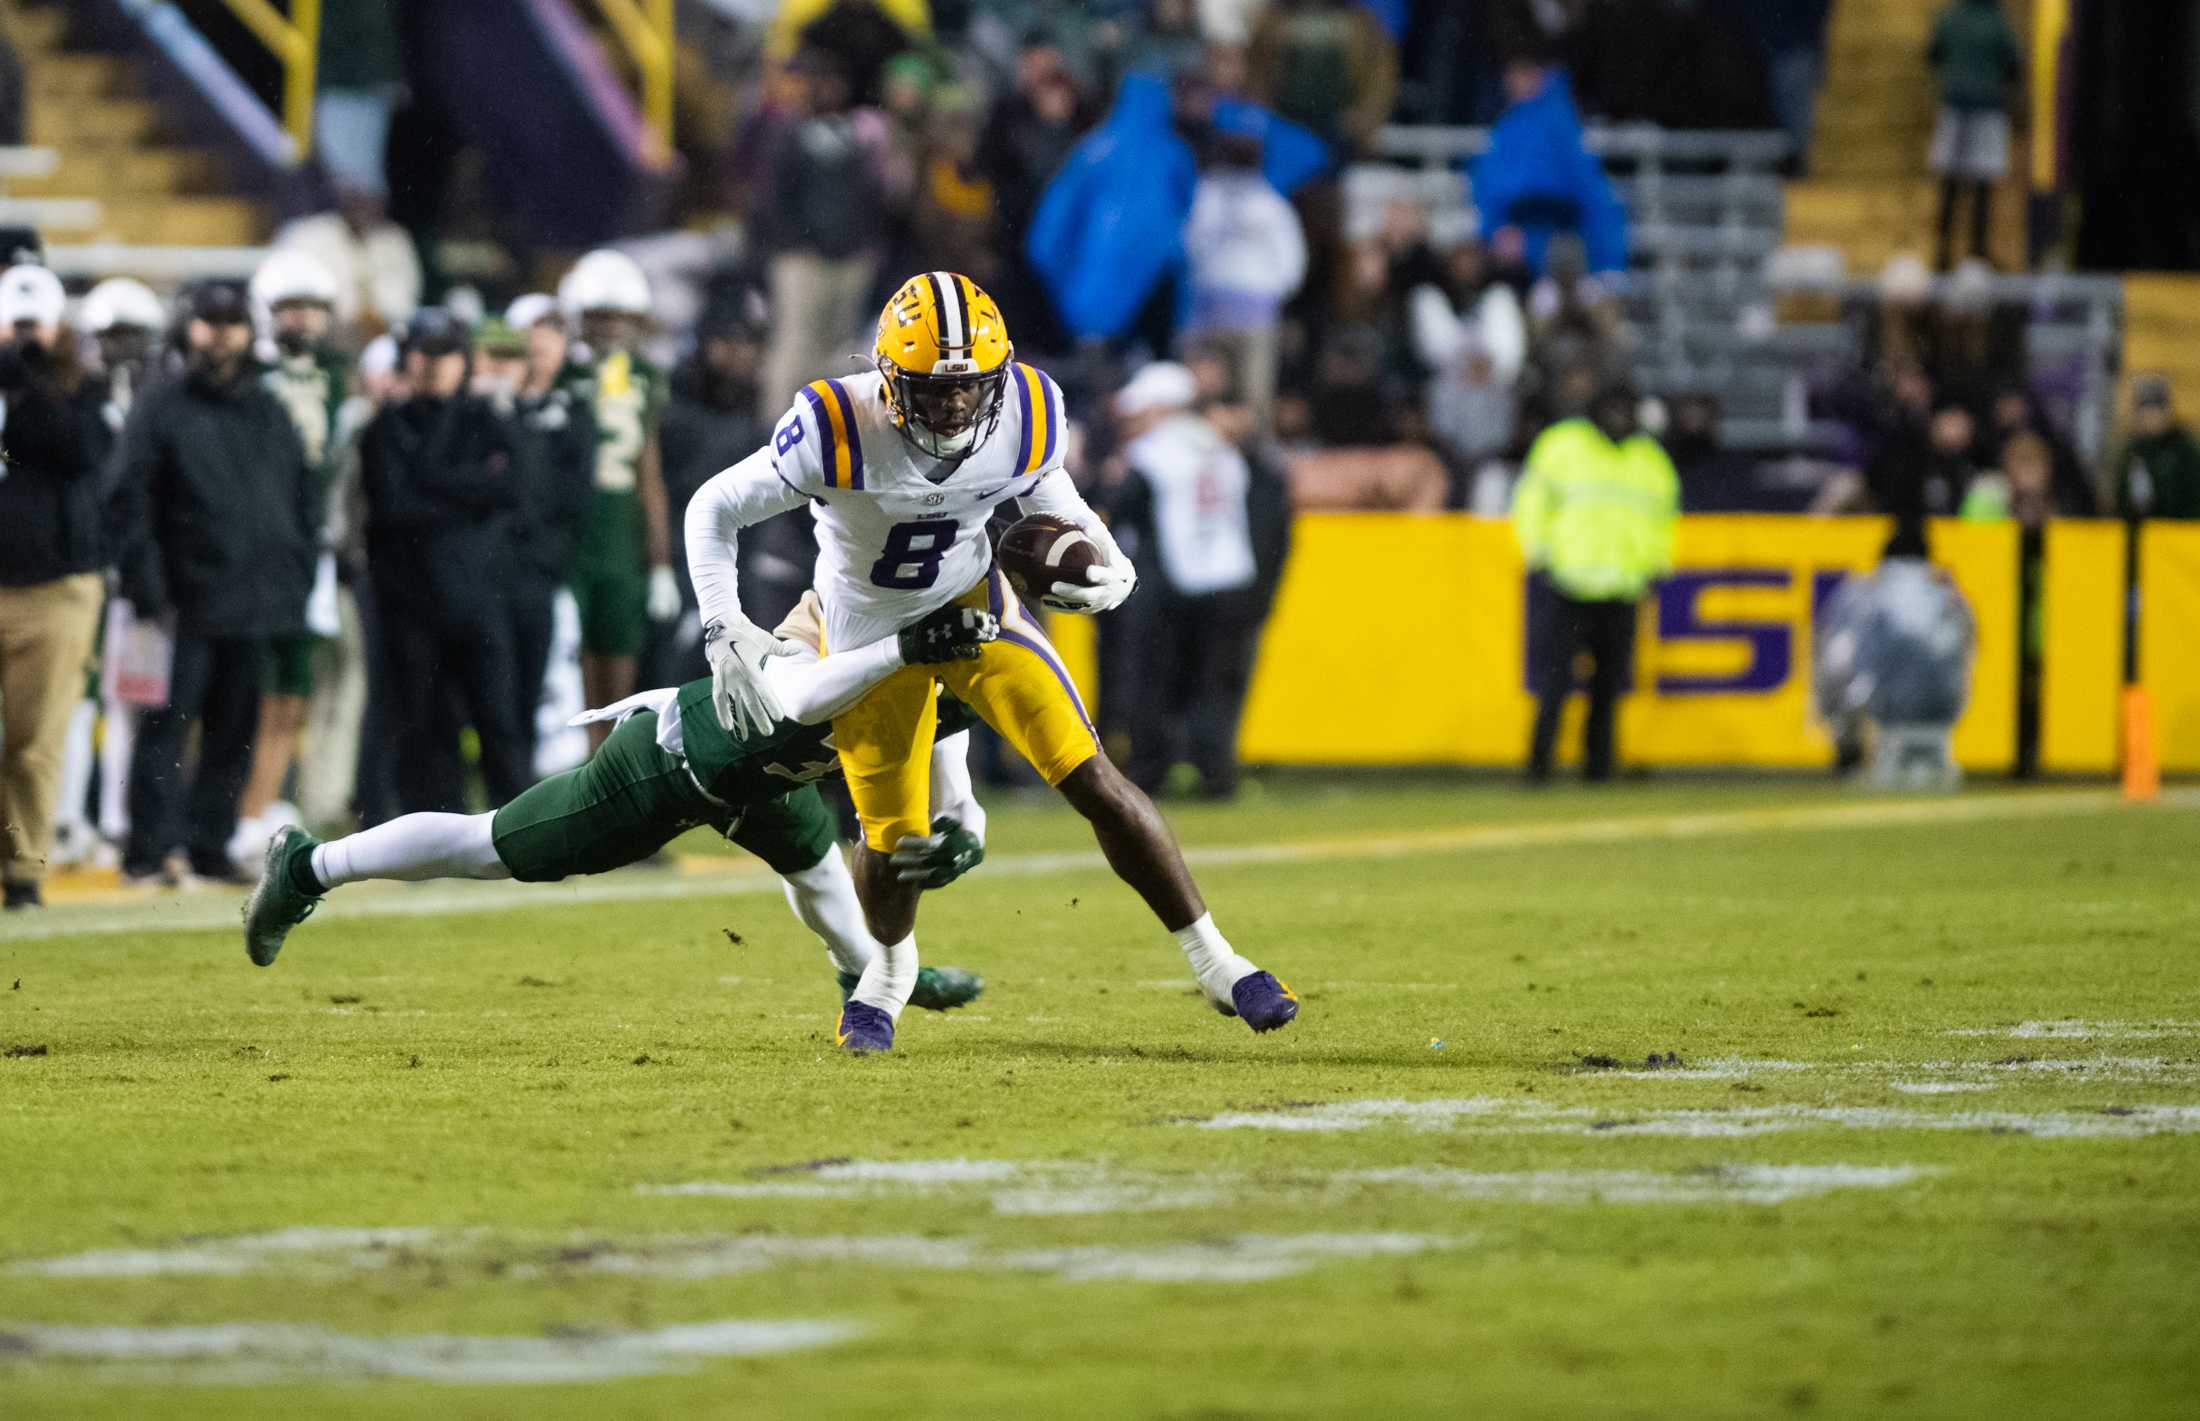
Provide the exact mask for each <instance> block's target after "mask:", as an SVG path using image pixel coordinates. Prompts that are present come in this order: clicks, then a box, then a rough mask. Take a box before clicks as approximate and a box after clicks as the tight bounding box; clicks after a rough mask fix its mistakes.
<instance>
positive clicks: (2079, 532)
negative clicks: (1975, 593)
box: [2040, 520, 2129, 773]
mask: <svg viewBox="0 0 2200 1421" xmlns="http://www.w3.org/2000/svg"><path fill="white" fill-rule="evenodd" d="M2125 538H2126V535H2125V533H2124V525H2123V524H2121V523H2114V522H2094V521H2091V520H2087V521H2083V522H2080V521H2075V520H2057V521H2055V522H2052V523H2049V524H2048V525H2047V546H2046V549H2045V553H2044V558H2045V564H2046V565H2045V567H2044V568H2043V570H2042V572H2041V576H2040V633H2041V657H2040V768H2041V769H2043V770H2048V771H2051V772H2056V771H2060V772H2073V771H2074V772H2091V773H2102V772H2106V771H2110V770H2113V769H2115V768H2116V766H2117V764H2118V759H2117V752H2118V749H2119V748H2120V745H2121V742H2122V737H2123V707H2122V697H2123V685H2124V599H2125V597H2126V596H2127V594H2128V587H2129V583H2128V581H2127V580H2126V577H2125V567H2124V563H2125V547H2124V545H2125Z"/></svg>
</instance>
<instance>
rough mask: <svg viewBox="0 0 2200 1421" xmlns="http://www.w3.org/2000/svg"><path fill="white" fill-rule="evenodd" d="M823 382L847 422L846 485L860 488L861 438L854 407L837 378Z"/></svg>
mask: <svg viewBox="0 0 2200 1421" xmlns="http://www.w3.org/2000/svg"><path fill="white" fill-rule="evenodd" d="M825 383H826V385H827V386H829V387H830V388H831V389H832V392H833V401H834V403H836V404H838V405H839V406H840V417H841V418H842V419H843V420H845V421H846V422H847V429H848V487H850V488H852V489H860V488H862V487H863V438H862V436H861V435H859V434H857V433H856V407H855V404H854V402H853V401H851V400H850V399H849V398H848V392H847V390H845V389H844V388H842V386H841V383H840V382H839V381H838V380H827V381H826V382H825Z"/></svg>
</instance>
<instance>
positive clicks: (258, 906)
mask: <svg viewBox="0 0 2200 1421" xmlns="http://www.w3.org/2000/svg"><path fill="white" fill-rule="evenodd" d="M320 842H321V841H320V840H319V839H316V838H314V837H313V836H312V835H311V834H308V833H307V832H306V831H305V830H303V829H295V828H293V829H284V830H283V831H282V832H280V833H278V834H277V835H276V836H275V837H274V838H273V839H272V840H270V841H269V842H268V846H267V858H266V860H265V861H264V862H263V863H262V864H261V866H260V881H259V883H258V884H256V885H254V887H253V889H252V896H251V897H249V898H247V899H245V900H244V950H245V953H246V955H247V956H249V957H250V958H251V959H252V963H253V965H254V966H256V967H265V966H267V965H268V964H269V963H271V962H273V961H274V960H275V954H276V953H278V952H281V951H282V950H283V939H284V938H286V937H289V936H290V930H291V929H292V928H294V927H296V926H298V924H300V923H302V922H304V921H305V920H306V919H308V918H310V917H312V916H313V910H314V909H315V908H318V907H320V906H321V896H320V895H319V894H318V893H308V892H307V891H306V890H305V889H303V888H301V887H299V886H298V880H299V876H300V875H299V872H298V870H299V868H300V863H299V860H300V857H301V856H309V855H311V854H312V852H313V851H314V849H315V848H317V847H319V845H320Z"/></svg>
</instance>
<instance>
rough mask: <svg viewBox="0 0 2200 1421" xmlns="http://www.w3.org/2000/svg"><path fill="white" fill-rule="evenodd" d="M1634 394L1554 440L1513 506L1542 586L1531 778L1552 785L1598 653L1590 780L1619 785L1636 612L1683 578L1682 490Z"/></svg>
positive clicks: (1612, 393) (1627, 389) (1597, 407)
mask: <svg viewBox="0 0 2200 1421" xmlns="http://www.w3.org/2000/svg"><path fill="white" fill-rule="evenodd" d="M1638 402H1639V401H1638V396H1637V395H1636V393H1635V390H1634V387H1633V386H1632V385H1630V384H1628V383H1627V382H1625V381H1617V380H1616V381H1613V382H1611V383H1609V384H1607V385H1606V386H1605V387H1604V388H1603V389H1602V390H1601V391H1600V392H1599V393H1598V395H1597V398H1596V402H1595V404H1594V405H1593V406H1592V407H1591V410H1590V417H1589V418H1588V419H1585V420H1567V421H1565V422H1563V423H1561V424H1558V425H1555V426H1553V427H1552V428H1551V429H1549V430H1547V431H1545V433H1544V434H1543V436H1542V437H1541V438H1540V439H1538V440H1537V441H1536V443H1535V447H1534V448H1533V449H1531V450H1529V451H1528V464H1527V471H1526V473H1525V474H1524V475H1523V476H1522V477H1521V480H1520V486H1519V488H1518V490H1517V491H1516V492H1515V494H1514V497H1513V532H1514V534H1515V535H1516V536H1517V537H1518V538H1519V541H1520V550H1521V554H1522V556H1523V557H1524V558H1525V559H1526V560H1527V564H1528V570H1529V572H1530V573H1531V574H1533V576H1534V582H1533V590H1532V592H1531V596H1532V597H1533V599H1534V606H1533V607H1532V608H1531V610H1530V617H1531V625H1536V626H1538V627H1539V630H1540V632H1541V635H1540V636H1539V637H1534V638H1531V640H1532V641H1533V643H1534V650H1533V652H1532V653H1531V654H1532V657H1533V660H1532V664H1531V666H1530V675H1531V678H1532V679H1533V681H1534V683H1535V688H1536V714H1535V733H1534V737H1533V739H1532V740H1531V742H1530V745H1529V749H1528V777H1529V779H1530V780H1531V781H1533V782H1538V783H1540V782H1542V781H1545V780H1548V779H1549V778H1550V776H1551V768H1552V764H1553V757H1554V756H1555V754H1556V752H1557V748H1558V721H1559V714H1560V712H1561V711H1563V710H1564V709H1565V705H1566V699H1567V697H1568V696H1570V695H1572V694H1573V690H1574V657H1575V655H1576V653H1577V652H1579V651H1582V650H1586V651H1587V652H1588V653H1589V656H1590V659H1591V662H1592V664H1593V666H1594V668H1595V669H1594V670H1593V671H1592V672H1591V674H1590V678H1589V720H1588V729H1587V732H1586V749H1587V754H1586V760H1587V774H1588V778H1589V779H1590V780H1592V781H1597V780H1605V779H1609V778H1611V775H1612V770H1613V765H1614V741H1615V732H1616V728H1617V717H1618V708H1619V698H1620V695H1621V694H1622V693H1623V692H1624V691H1625V690H1626V689H1627V685H1628V681H1629V677H1630V675H1631V670H1630V663H1631V660H1632V658H1633V655H1634V644H1635V618H1636V604H1637V603H1638V602H1640V601H1641V600H1642V597H1643V594H1644V593H1645V592H1646V591H1648V590H1649V587H1650V584H1651V583H1653V582H1654V581H1656V580H1657V579H1658V578H1660V577H1662V576H1664V575H1665V574H1666V573H1667V572H1669V571H1670V570H1671V569H1672V566H1673V537H1674V528H1675V525H1676V523H1677V522H1678V520H1679V515H1680V479H1679V476H1678V475H1677V474H1676V473H1675V472H1674V470H1673V462H1672V460H1670V459H1669V458H1667V457H1666V454H1665V451H1664V450H1663V449H1661V448H1659V447H1658V442H1657V441H1656V440H1655V439H1652V438H1651V437H1650V436H1649V435H1647V434H1644V433H1642V432H1641V429H1640V426H1639V421H1638V415H1637V404H1638Z"/></svg>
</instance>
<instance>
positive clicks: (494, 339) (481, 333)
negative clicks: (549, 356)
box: [474, 316, 527, 355]
mask: <svg viewBox="0 0 2200 1421" xmlns="http://www.w3.org/2000/svg"><path fill="white" fill-rule="evenodd" d="M474 349H475V350H478V351H480V352H481V353H482V354H484V355H524V354H526V353H527V336H526V334H525V332H522V331H518V330H514V329H513V328H512V323H511V322H509V321H507V320H505V319H504V318H503V317H502V316H491V317H489V319H487V320H485V321H483V322H482V323H481V324H480V325H478V326H476V327H474Z"/></svg>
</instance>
